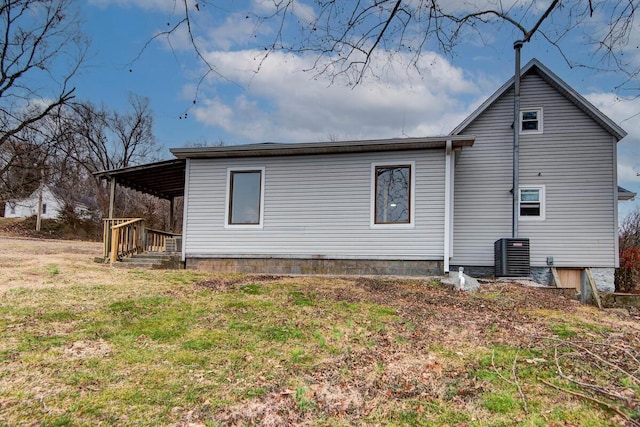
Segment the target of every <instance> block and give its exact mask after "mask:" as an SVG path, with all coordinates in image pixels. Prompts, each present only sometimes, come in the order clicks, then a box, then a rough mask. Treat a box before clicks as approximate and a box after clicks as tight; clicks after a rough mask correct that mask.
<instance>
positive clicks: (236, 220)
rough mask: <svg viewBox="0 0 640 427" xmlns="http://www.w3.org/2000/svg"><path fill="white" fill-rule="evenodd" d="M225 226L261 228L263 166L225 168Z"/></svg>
mask: <svg viewBox="0 0 640 427" xmlns="http://www.w3.org/2000/svg"><path fill="white" fill-rule="evenodd" d="M226 199H227V200H226V207H225V218H226V219H225V227H227V228H235V227H238V228H262V220H263V211H264V203H263V200H264V167H262V168H229V169H227V197H226Z"/></svg>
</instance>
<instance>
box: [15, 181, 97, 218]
mask: <svg viewBox="0 0 640 427" xmlns="http://www.w3.org/2000/svg"><path fill="white" fill-rule="evenodd" d="M40 192H42V218H44V219H57V218H58V217H59V215H60V213H61V212H62V210H63V209H64V206H65V203H67V201H68V202H69V203H72V204H73V207H74V211H75V213H76V215H78V216H79V217H80V218H83V219H88V218H90V217H91V208H90V205H91V201H90V200H88V199H87V200H84V201H79V200H78V197H77V196H73V197H71V196H70V195H68V194H66V193H65V192H64V191H63V190H62V189H60V188H58V187H55V186H53V185H48V184H44V185H42V186H40V187H38V188H37V189H36V190H35V191H34V192H33V193H31V194H30V195H29V196H28V197H26V198H24V199H12V200H8V201H7V202H5V207H4V216H5V217H6V218H28V217H31V216H34V215H37V214H38V200H39V198H40Z"/></svg>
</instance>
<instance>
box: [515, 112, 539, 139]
mask: <svg viewBox="0 0 640 427" xmlns="http://www.w3.org/2000/svg"><path fill="white" fill-rule="evenodd" d="M542 129H543V127H542V108H532V109H522V110H520V133H521V134H527V133H542Z"/></svg>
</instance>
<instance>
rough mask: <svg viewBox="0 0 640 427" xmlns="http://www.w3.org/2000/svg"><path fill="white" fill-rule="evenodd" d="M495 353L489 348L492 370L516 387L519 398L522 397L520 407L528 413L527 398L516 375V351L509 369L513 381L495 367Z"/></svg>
mask: <svg viewBox="0 0 640 427" xmlns="http://www.w3.org/2000/svg"><path fill="white" fill-rule="evenodd" d="M495 354H496V352H495V350H491V366H492V367H493V370H494V371H495V372H496V374H498V376H499V377H500V378H501V379H502V380H503V381H505V382H506V383H508V384H511V385H513V386H515V387H516V388H517V389H518V394H520V399H522V407H523V409H524V412H525V414H528V413H529V407H528V405H527V399H526V397H525V395H524V393H523V392H522V388H521V387H520V382H519V381H518V375H517V374H516V362H517V361H518V352H516V355H515V357H514V358H513V365H512V367H511V371H512V372H513V377H514V379H515V381H511V380H510V379H508V378H506V377H505V376H504V375H502V373H501V372H500V371H499V370H498V368H497V367H496V364H495V362H494V356H495Z"/></svg>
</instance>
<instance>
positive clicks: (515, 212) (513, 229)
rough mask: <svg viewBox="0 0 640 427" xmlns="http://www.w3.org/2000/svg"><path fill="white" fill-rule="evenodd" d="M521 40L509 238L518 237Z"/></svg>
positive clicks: (517, 43) (517, 77)
mask: <svg viewBox="0 0 640 427" xmlns="http://www.w3.org/2000/svg"><path fill="white" fill-rule="evenodd" d="M523 43H524V42H523V41H522V40H518V41H516V42H515V43H514V44H513V48H514V49H515V51H516V61H515V62H516V70H515V77H514V97H513V186H512V192H513V194H512V195H513V200H512V216H511V237H513V238H514V239H515V238H517V237H518V204H519V202H520V200H519V198H520V191H519V188H520V49H522V45H523Z"/></svg>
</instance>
